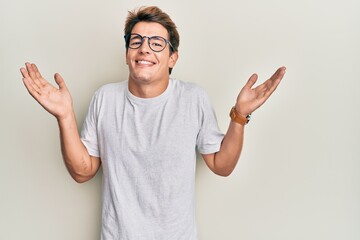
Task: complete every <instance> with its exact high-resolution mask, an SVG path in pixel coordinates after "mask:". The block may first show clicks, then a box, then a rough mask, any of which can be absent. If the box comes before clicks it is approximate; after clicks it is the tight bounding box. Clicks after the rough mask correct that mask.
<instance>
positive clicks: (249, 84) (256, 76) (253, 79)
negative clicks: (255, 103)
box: [245, 73, 258, 89]
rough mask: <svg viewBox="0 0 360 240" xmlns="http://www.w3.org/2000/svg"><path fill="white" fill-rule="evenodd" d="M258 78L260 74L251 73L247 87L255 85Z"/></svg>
mask: <svg viewBox="0 0 360 240" xmlns="http://www.w3.org/2000/svg"><path fill="white" fill-rule="evenodd" d="M257 79H258V75H257V74H256V73H254V74H253V75H251V77H250V78H249V80H248V81H247V83H246V84H245V88H249V89H251V88H252V87H253V86H254V84H255V83H256V81H257Z"/></svg>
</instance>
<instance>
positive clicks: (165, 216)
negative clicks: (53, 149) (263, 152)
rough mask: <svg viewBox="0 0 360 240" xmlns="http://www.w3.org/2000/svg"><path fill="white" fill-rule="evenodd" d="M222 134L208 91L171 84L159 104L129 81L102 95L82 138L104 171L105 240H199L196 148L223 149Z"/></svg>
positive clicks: (93, 104)
mask: <svg viewBox="0 0 360 240" xmlns="http://www.w3.org/2000/svg"><path fill="white" fill-rule="evenodd" d="M223 136H224V135H223V134H222V133H221V132H220V131H219V128H218V125H217V121H216V117H215V114H214V111H213V109H212V107H211V104H210V100H209V98H208V96H207V94H206V93H205V91H204V90H203V89H201V88H200V87H198V86H196V85H194V84H191V83H185V82H182V81H179V80H175V79H170V80H169V84H168V87H167V89H166V90H165V92H163V93H162V94H161V95H160V96H158V97H155V98H138V97H136V96H134V95H132V94H131V92H130V91H129V90H128V82H127V81H125V82H120V83H112V84H107V85H105V86H103V87H101V88H100V89H99V90H98V91H97V92H96V93H95V95H94V97H93V99H92V102H91V104H90V107H89V111H88V114H87V117H86V119H85V122H84V125H83V128H82V131H81V139H82V141H83V143H84V144H85V146H86V148H87V150H88V152H89V154H90V155H92V156H96V157H100V158H101V161H102V168H103V206H102V231H101V239H102V240H172V239H174V240H180V239H183V240H195V239H197V236H196V224H195V165H196V149H197V150H198V151H199V152H200V153H201V154H209V153H214V152H217V151H219V149H220V144H221V141H222V139H223Z"/></svg>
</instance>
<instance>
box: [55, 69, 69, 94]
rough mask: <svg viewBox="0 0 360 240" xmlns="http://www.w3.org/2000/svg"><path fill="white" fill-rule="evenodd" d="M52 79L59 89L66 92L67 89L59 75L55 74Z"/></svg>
mask: <svg viewBox="0 0 360 240" xmlns="http://www.w3.org/2000/svg"><path fill="white" fill-rule="evenodd" d="M54 78H55V82H56V84H57V85H58V86H59V88H60V89H61V90H66V89H67V87H66V84H65V81H64V79H63V78H62V77H61V75H60V74H59V73H55V76H54Z"/></svg>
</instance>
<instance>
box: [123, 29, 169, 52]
mask: <svg viewBox="0 0 360 240" xmlns="http://www.w3.org/2000/svg"><path fill="white" fill-rule="evenodd" d="M131 36H138V37H140V39H141V44H140V45H139V46H137V47H131V46H130V38H131ZM145 38H147V39H148V45H149V48H150V49H151V50H152V51H154V52H161V51H163V50H164V49H165V48H166V44H169V46H170V50H171V52H174V47H173V45H172V44H171V42H170V41H169V40H167V39H165V38H163V37H160V36H151V37H149V36H141V35H140V34H137V33H129V34H126V35H125V36H124V39H125V44H126V48H130V49H139V48H140V47H141V46H142V45H143V43H144V41H145ZM155 38H157V39H159V38H160V39H163V40H164V42H165V45H164V48H163V49H161V50H154V49H153V48H152V47H151V44H150V42H151V39H155Z"/></svg>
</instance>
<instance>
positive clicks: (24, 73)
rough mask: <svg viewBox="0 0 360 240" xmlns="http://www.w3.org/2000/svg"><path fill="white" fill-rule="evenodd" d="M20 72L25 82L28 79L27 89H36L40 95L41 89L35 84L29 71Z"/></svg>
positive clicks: (22, 70) (21, 70) (23, 69)
mask: <svg viewBox="0 0 360 240" xmlns="http://www.w3.org/2000/svg"><path fill="white" fill-rule="evenodd" d="M20 72H21V74H22V76H23V81H24V80H25V79H26V82H27V84H25V86H26V87H28V86H31V88H32V89H34V90H36V91H37V92H38V93H40V88H39V87H38V86H37V85H36V84H35V83H34V81H33V80H32V78H31V77H30V76H29V73H28V71H27V70H26V69H25V68H20ZM24 83H25V82H24Z"/></svg>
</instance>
